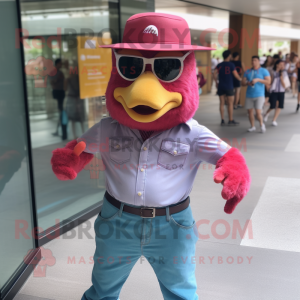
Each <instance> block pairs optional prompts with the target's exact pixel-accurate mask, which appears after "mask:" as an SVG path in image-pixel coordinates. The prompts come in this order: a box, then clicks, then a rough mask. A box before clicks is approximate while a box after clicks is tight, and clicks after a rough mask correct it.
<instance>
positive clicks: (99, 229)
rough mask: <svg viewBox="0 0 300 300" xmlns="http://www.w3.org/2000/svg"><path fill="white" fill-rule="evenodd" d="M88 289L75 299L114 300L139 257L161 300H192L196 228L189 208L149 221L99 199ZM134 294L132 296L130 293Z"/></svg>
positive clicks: (193, 299)
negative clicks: (153, 277)
mask: <svg viewBox="0 0 300 300" xmlns="http://www.w3.org/2000/svg"><path fill="white" fill-rule="evenodd" d="M94 227H95V233H96V251H95V255H94V268H93V273H92V284H93V285H92V286H91V287H90V288H89V289H88V290H87V291H86V292H85V293H84V295H83V297H82V299H81V300H118V299H119V295H120V292H121V289H122V286H123V284H124V283H125V281H126V279H127V278H128V276H129V274H130V271H131V270H132V268H133V266H134V265H135V263H136V262H137V261H138V260H139V259H140V258H141V257H142V256H143V257H144V258H143V259H147V260H148V262H149V263H150V265H151V266H152V268H153V270H154V272H155V274H156V276H157V279H158V281H159V285H160V288H161V292H162V294H163V297H164V299H165V300H182V299H185V300H197V299H198V296H197V294H196V289H197V283H196V278H195V267H196V263H195V247H196V242H197V240H198V234H197V232H198V231H197V228H196V224H195V221H194V218H193V215H192V211H191V208H190V206H189V207H188V208H186V209H185V210H183V211H181V212H179V213H176V214H173V215H169V214H168V208H167V215H166V216H158V217H155V218H145V219H144V218H141V217H140V216H137V215H133V214H129V213H126V212H123V205H121V208H120V209H118V208H116V207H114V206H113V205H111V204H110V203H109V202H108V201H107V200H106V199H105V198H104V203H103V207H102V210H101V212H100V214H99V215H98V217H97V219H96V221H95V225H94ZM132 293H134V291H132Z"/></svg>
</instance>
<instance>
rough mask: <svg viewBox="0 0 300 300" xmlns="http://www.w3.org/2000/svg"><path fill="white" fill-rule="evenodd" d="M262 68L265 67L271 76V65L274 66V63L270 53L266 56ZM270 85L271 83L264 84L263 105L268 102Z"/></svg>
mask: <svg viewBox="0 0 300 300" xmlns="http://www.w3.org/2000/svg"><path fill="white" fill-rule="evenodd" d="M262 67H263V68H265V69H267V70H268V71H269V73H270V75H271V77H272V73H273V67H274V63H273V57H272V56H271V55H268V56H267V59H266V60H265V62H264V64H263V65H262ZM270 87H271V85H269V84H266V85H265V105H266V104H267V103H268V102H269V98H270V92H269V90H270Z"/></svg>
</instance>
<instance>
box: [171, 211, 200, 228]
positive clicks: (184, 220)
mask: <svg viewBox="0 0 300 300" xmlns="http://www.w3.org/2000/svg"><path fill="white" fill-rule="evenodd" d="M170 220H171V221H172V222H173V223H174V224H175V225H176V226H177V227H180V228H182V229H191V228H193V227H194V226H195V220H194V218H193V214H192V209H191V207H190V206H189V207H187V208H186V209H184V210H182V211H181V212H179V213H176V214H172V215H171V216H170Z"/></svg>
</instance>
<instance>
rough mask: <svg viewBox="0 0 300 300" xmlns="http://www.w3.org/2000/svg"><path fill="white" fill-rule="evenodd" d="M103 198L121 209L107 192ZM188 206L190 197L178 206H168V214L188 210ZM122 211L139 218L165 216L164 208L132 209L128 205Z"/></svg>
mask: <svg viewBox="0 0 300 300" xmlns="http://www.w3.org/2000/svg"><path fill="white" fill-rule="evenodd" d="M104 197H105V198H106V199H107V201H108V202H109V203H110V204H112V205H113V206H115V207H116V208H120V207H121V202H120V201H119V200H117V199H116V198H114V197H113V196H111V195H110V194H109V193H108V192H105V195H104ZM189 204H190V197H187V198H186V199H185V200H183V201H181V202H180V203H178V204H175V205H172V206H169V213H170V215H172V214H176V213H179V212H181V211H183V210H184V209H186V208H188V206H189ZM123 211H124V212H127V213H130V214H134V215H137V216H140V217H141V218H155V217H156V216H165V215H166V214H167V211H166V208H165V207H163V208H160V207H159V208H156V207H132V206H129V205H126V204H125V205H124V207H123Z"/></svg>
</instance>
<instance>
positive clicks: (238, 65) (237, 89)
mask: <svg viewBox="0 0 300 300" xmlns="http://www.w3.org/2000/svg"><path fill="white" fill-rule="evenodd" d="M231 62H232V63H233V64H234V66H235V69H236V71H237V72H238V74H239V75H240V77H241V78H243V75H244V73H245V65H244V63H242V62H241V61H240V54H239V53H238V52H234V53H233V54H232V61H231ZM233 88H234V106H233V108H234V109H237V108H238V107H242V106H241V105H240V104H239V102H240V96H241V82H240V80H238V79H236V78H235V77H233Z"/></svg>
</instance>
